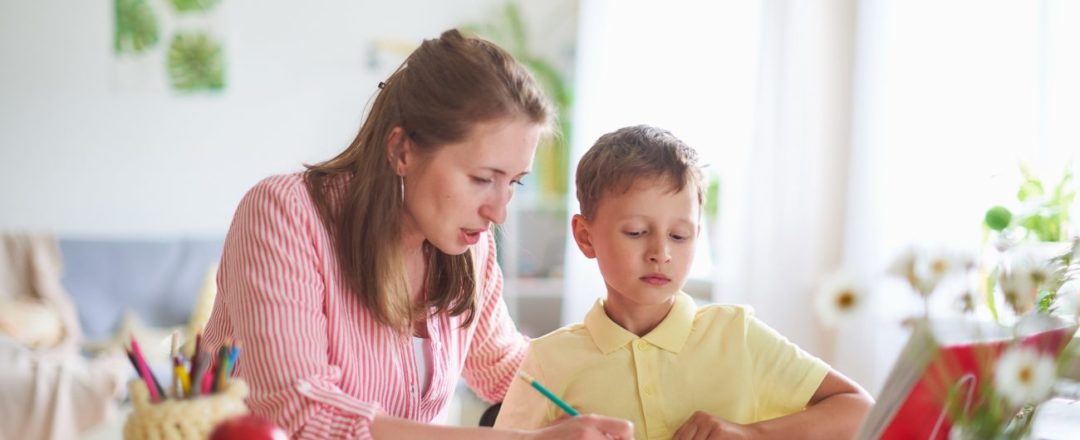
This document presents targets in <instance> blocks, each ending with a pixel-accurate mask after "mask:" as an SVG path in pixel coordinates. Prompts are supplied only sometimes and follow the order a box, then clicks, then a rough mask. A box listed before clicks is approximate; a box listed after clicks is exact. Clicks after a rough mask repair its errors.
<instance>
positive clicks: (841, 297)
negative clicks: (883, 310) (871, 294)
mask: <svg viewBox="0 0 1080 440" xmlns="http://www.w3.org/2000/svg"><path fill="white" fill-rule="evenodd" d="M865 292H866V290H865V289H864V288H863V286H862V285H861V284H859V283H858V282H857V281H856V280H855V279H854V278H853V277H851V276H850V275H848V274H847V273H844V272H837V273H834V274H832V275H829V276H828V277H826V278H825V279H824V280H823V281H822V282H821V284H820V285H819V286H818V289H817V292H815V294H814V306H815V310H816V311H817V315H818V318H819V319H821V322H822V324H824V325H825V326H827V327H833V326H835V325H836V324H837V323H839V322H840V321H842V320H845V319H848V318H850V317H851V316H852V315H854V314H855V313H857V312H858V311H859V310H861V309H862V308H863V306H864V303H865V302H866V294H865Z"/></svg>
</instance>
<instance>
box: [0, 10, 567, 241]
mask: <svg viewBox="0 0 1080 440" xmlns="http://www.w3.org/2000/svg"><path fill="white" fill-rule="evenodd" d="M150 1H151V5H152V6H154V7H157V8H158V11H162V10H163V8H165V7H166V3H165V2H164V0H150ZM501 4H502V3H501V2H500V1H498V0H455V1H453V2H447V1H419V0H394V1H358V0H316V1H308V2H294V1H282V0H260V1H254V0H222V2H221V4H220V5H219V6H218V7H219V8H221V9H220V10H218V11H217V12H216V13H215V14H213V15H214V17H215V26H216V27H215V30H218V31H220V32H221V34H222V39H223V40H224V43H225V51H226V55H225V56H226V64H227V66H226V69H227V73H226V89H225V91H224V92H223V93H221V94H219V95H205V94H204V95H194V96H192V95H187V96H185V95H178V94H176V93H174V92H171V91H169V90H168V89H166V88H165V87H164V86H163V84H164V78H163V77H156V76H152V75H151V77H149V78H150V81H149V83H150V84H149V86H147V85H146V84H143V85H138V84H135V85H133V84H132V79H133V78H134V79H138V75H137V74H132V73H133V69H134V70H136V71H137V70H138V69H141V68H146V67H147V66H149V67H150V68H149V69H147V72H150V73H151V74H152V73H154V72H155V71H156V72H157V74H158V75H164V73H163V72H164V69H163V68H157V69H156V70H155V69H154V68H155V67H156V66H155V65H154V63H153V62H150V63H142V65H141V66H139V65H137V66H134V67H133V66H132V65H129V64H125V63H118V62H117V60H116V58H115V57H114V55H113V50H112V32H113V27H112V26H113V24H112V21H113V19H112V14H113V9H112V8H113V2H112V1H101V0H99V1H57V0H41V1H17V0H4V1H0V229H12V228H15V229H31V230H49V231H53V232H57V233H60V234H67V235H80V236H163V235H164V236H170V235H194V236H218V235H223V234H224V232H225V231H226V229H227V227H228V224H229V221H230V219H231V217H232V214H233V211H234V209H235V207H236V204H237V202H238V201H239V200H240V197H242V196H243V194H244V192H245V191H246V190H247V189H248V188H249V187H250V186H251V185H253V184H254V183H256V182H257V181H258V180H259V179H261V178H263V177H265V176H267V175H270V174H274V173H285V172H293V171H299V170H300V169H301V163H305V162H306V163H310V162H315V161H319V160H322V159H326V158H329V157H330V156H332V155H333V154H334V153H336V152H337V151H339V150H341V149H342V148H344V147H345V146H346V145H348V143H349V142H350V141H351V140H352V137H353V136H354V135H355V133H356V131H357V129H358V128H359V125H360V121H361V115H362V112H363V110H364V108H365V106H366V105H367V103H368V100H369V98H370V96H371V94H372V93H373V91H374V90H375V87H376V85H377V84H378V82H379V81H380V80H381V79H383V78H384V77H385V76H386V75H387V74H389V72H391V71H392V70H393V68H394V67H396V66H397V63H398V62H400V58H395V56H394V55H384V56H380V57H378V59H380V60H383V61H386V62H383V63H381V64H380V65H378V66H376V67H370V66H369V57H368V52H369V48H370V47H371V45H372V43H373V41H375V40H376V39H384V40H386V39H388V40H403V41H406V42H413V43H419V41H420V40H421V39H422V38H430V37H435V36H438V34H439V33H440V32H441V31H442V30H445V29H447V28H450V27H453V26H456V25H460V24H462V23H465V22H471V21H478V20H482V19H485V18H488V17H491V16H493V15H495V14H496V13H497V12H498V8H499V6H500V5H501ZM523 9H524V10H525V11H526V12H527V13H528V14H529V17H533V18H530V19H529V20H530V21H533V20H536V23H530V24H532V25H533V27H534V28H538V29H542V30H543V31H544V32H545V33H546V34H545V35H544V37H545V38H535V37H534V38H533V40H534V42H536V43H538V44H540V45H542V46H543V47H542V48H541V49H540V50H541V51H545V50H547V51H553V50H560V49H559V48H561V47H564V44H563V42H565V41H566V40H567V39H570V41H572V38H573V36H574V28H575V27H576V21H575V20H574V19H573V17H572V15H573V13H574V12H575V9H576V2H574V1H559V2H540V1H534V2H527V3H526V4H525V5H524V7H523ZM159 15H161V14H159ZM161 24H162V26H163V28H162V29H161V30H162V33H161V35H160V37H159V43H158V44H159V45H167V42H168V39H169V38H170V33H169V32H170V31H169V26H172V24H171V22H168V21H165V22H162V23H161ZM534 33H535V32H534ZM160 52H163V51H160ZM159 56H160V55H159ZM136 73H137V72H136ZM142 79H144V80H145V79H147V78H142Z"/></svg>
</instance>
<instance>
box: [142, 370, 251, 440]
mask: <svg viewBox="0 0 1080 440" xmlns="http://www.w3.org/2000/svg"><path fill="white" fill-rule="evenodd" d="M128 390H129V391H130V392H131V404H132V407H133V409H132V411H131V413H130V414H128V416H127V420H126V421H125V422H124V440H173V439H176V440H189V439H190V440H205V439H206V437H207V436H208V435H210V431H211V430H213V429H214V427H215V426H216V425H217V424H218V423H219V422H221V421H222V420H224V419H227V418H229V417H232V416H236V415H240V414H247V413H248V408H247V406H246V405H244V398H246V397H247V394H248V387H247V384H246V383H244V381H243V380H240V379H230V380H229V381H228V382H226V383H225V386H224V388H223V389H222V390H221V391H219V392H217V393H214V394H211V395H208V396H200V397H193V398H190V399H166V400H162V401H159V402H157V403H154V402H151V401H150V391H149V390H147V389H146V382H144V381H142V380H132V381H130V382H128Z"/></svg>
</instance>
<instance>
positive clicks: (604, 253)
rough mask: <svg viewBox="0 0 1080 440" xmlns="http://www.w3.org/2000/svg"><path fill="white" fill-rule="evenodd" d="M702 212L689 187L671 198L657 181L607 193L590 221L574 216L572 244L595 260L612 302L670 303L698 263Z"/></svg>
mask: <svg viewBox="0 0 1080 440" xmlns="http://www.w3.org/2000/svg"><path fill="white" fill-rule="evenodd" d="M700 208H701V207H700V206H699V203H698V200H697V194H696V189H695V188H693V187H692V186H691V185H687V186H686V187H684V188H683V190H682V191H679V192H677V193H673V192H671V191H670V185H669V184H668V182H667V181H666V180H664V179H659V178H657V179H642V180H638V181H637V182H634V185H633V187H631V188H630V190H628V191H626V192H625V193H622V194H614V193H607V194H605V195H604V196H603V198H602V199H601V200H600V203H599V204H598V205H597V209H596V213H595V215H594V216H593V219H592V220H591V221H589V220H586V219H585V218H584V217H582V216H580V215H576V216H574V219H573V231H574V239H575V240H576V241H577V243H578V247H579V248H580V249H581V251H582V252H583V253H584V254H585V256H586V257H589V258H596V261H597V263H598V264H599V266H600V273H601V274H602V275H603V276H604V282H605V284H607V289H608V300H609V301H619V302H624V303H627V304H628V305H630V304H636V305H642V306H644V305H656V304H661V303H665V302H669V301H671V299H672V298H673V297H674V295H675V294H676V293H677V292H678V291H679V289H681V288H682V286H683V284H684V283H685V282H686V276H687V274H688V273H689V271H690V263H692V262H693V259H694V242H695V240H696V239H697V236H698V232H699V226H698V219H699V216H700V214H699V213H700Z"/></svg>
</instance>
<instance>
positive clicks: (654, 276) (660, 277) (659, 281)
mask: <svg viewBox="0 0 1080 440" xmlns="http://www.w3.org/2000/svg"><path fill="white" fill-rule="evenodd" d="M639 279H640V280H641V281H644V282H646V283H648V284H652V285H654V286H663V285H665V284H667V283H670V282H671V278H668V277H667V276H665V275H664V274H662V273H651V274H648V275H645V276H643V277H641V278H639Z"/></svg>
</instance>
